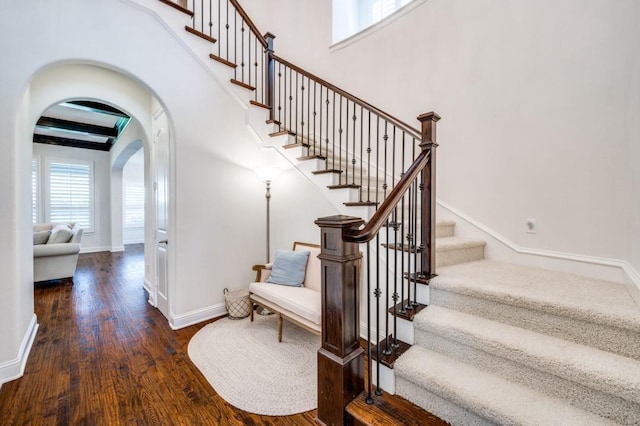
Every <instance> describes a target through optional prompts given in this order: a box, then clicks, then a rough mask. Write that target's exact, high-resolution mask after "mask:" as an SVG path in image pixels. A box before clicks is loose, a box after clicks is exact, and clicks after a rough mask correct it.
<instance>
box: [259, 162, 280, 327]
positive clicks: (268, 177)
mask: <svg viewBox="0 0 640 426" xmlns="http://www.w3.org/2000/svg"><path fill="white" fill-rule="evenodd" d="M255 171H256V174H257V175H258V177H260V179H261V180H262V181H264V183H265V194H264V198H265V201H266V203H267V209H266V213H267V214H266V224H267V241H266V251H267V261H266V263H269V262H271V254H270V253H271V249H270V247H271V241H270V237H271V212H270V205H269V204H270V202H271V182H272V181H273V180H274V179H275V178H277V177H278V176H279V175H280V173H282V170H281V169H279V168H277V167H258V168H257V169H255ZM256 312H257V313H258V314H260V315H270V314H272V313H273V312H271V311H269V310H268V309H266V308H265V307H263V306H259V307H258V309H257V310H256Z"/></svg>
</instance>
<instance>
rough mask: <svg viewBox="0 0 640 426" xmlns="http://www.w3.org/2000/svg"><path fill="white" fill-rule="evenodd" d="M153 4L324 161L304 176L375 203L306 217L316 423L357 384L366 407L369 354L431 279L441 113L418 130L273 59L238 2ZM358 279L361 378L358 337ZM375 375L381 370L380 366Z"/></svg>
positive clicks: (334, 417)
mask: <svg viewBox="0 0 640 426" xmlns="http://www.w3.org/2000/svg"><path fill="white" fill-rule="evenodd" d="M160 1H161V2H163V3H166V4H168V5H170V6H172V7H174V8H176V9H178V10H181V11H182V12H184V13H185V14H187V15H189V16H190V17H191V24H190V25H187V26H186V27H185V29H186V30H187V31H188V32H190V33H192V34H194V35H196V36H198V37H201V38H203V39H205V40H208V41H209V42H211V43H214V46H213V49H212V52H213V53H211V54H210V55H209V56H210V57H211V59H214V60H216V61H218V62H221V63H223V64H225V65H227V66H229V67H231V68H233V70H234V71H233V73H234V74H233V78H232V79H231V82H232V83H233V84H236V85H239V86H241V87H244V88H246V89H248V90H252V91H253V92H254V95H253V99H252V100H251V103H252V104H254V105H257V106H259V107H263V108H266V109H268V110H269V121H268V122H270V123H273V124H274V125H275V126H277V128H278V131H277V132H274V135H276V134H278V135H279V134H285V133H286V134H289V135H291V136H292V137H294V140H295V142H294V143H291V144H290V145H289V146H291V145H295V146H301V147H302V148H303V149H304V152H305V155H303V156H302V157H300V158H299V160H300V161H304V160H312V159H317V160H322V161H324V166H323V167H322V168H321V169H320V170H317V171H315V172H314V173H316V174H329V175H330V176H332V179H331V184H330V185H329V188H330V189H336V190H337V189H345V188H347V189H351V190H353V189H355V190H357V194H358V196H357V199H356V200H351V201H350V202H347V203H345V204H346V205H356V206H357V205H363V206H372V207H374V208H375V213H374V214H373V216H372V217H371V219H370V220H368V221H367V222H366V223H365V221H364V220H363V219H360V218H356V217H349V216H342V215H339V216H332V217H328V218H321V219H318V220H317V221H316V224H318V226H320V227H321V247H322V253H321V255H320V259H321V262H322V265H323V266H322V301H323V304H322V309H323V312H322V347H321V348H320V350H319V351H318V421H319V423H321V424H326V425H333V424H344V423H345V422H347V417H346V416H347V414H346V407H347V405H348V404H349V402H350V401H352V400H353V399H354V398H356V397H357V396H358V395H359V394H360V393H361V392H362V391H363V390H364V389H365V387H366V400H367V402H369V403H373V395H374V393H375V394H377V395H379V394H380V389H379V388H377V389H376V390H375V392H373V389H372V388H373V385H372V376H373V373H374V371H372V360H373V359H375V360H378V361H380V360H381V358H384V357H385V356H387V357H388V356H393V354H394V352H396V351H397V350H398V348H399V347H400V344H401V342H400V341H399V340H398V338H397V327H396V321H397V318H398V316H399V315H403V314H406V313H408V312H412V311H413V312H416V311H417V310H418V308H419V303H418V302H417V288H416V285H417V284H418V283H423V284H426V283H428V282H429V280H430V279H431V278H432V277H433V276H435V245H434V243H435V158H436V156H435V154H436V149H435V148H436V147H437V144H436V142H435V123H436V122H437V121H438V120H439V119H440V117H439V116H438V115H437V114H435V113H433V112H431V113H427V114H423V115H421V116H419V117H418V120H419V121H420V122H421V130H420V131H419V130H416V129H414V128H412V127H411V126H409V125H408V124H406V123H404V122H402V121H401V120H399V119H397V118H395V117H393V116H391V115H390V114H388V113H386V112H384V111H382V110H381V109H379V108H377V107H375V106H373V105H371V104H369V103H367V102H365V101H363V100H362V99H360V98H358V97H356V96H353V95H351V94H350V93H348V92H346V91H345V90H343V89H340V88H338V87H336V86H334V85H333V84H331V83H329V82H327V81H325V80H323V79H321V78H320V77H317V76H315V75H313V74H312V73H310V72H308V71H306V70H304V69H302V68H301V67H299V66H297V65H295V64H293V63H291V62H289V61H287V60H285V59H283V58H281V57H279V56H277V55H276V54H275V53H274V38H275V36H274V35H272V34H270V33H267V34H265V35H262V33H260V31H259V30H258V28H257V27H256V25H255V24H254V23H253V21H252V20H251V18H250V17H249V16H248V14H247V13H246V12H245V11H244V9H243V8H242V7H241V6H240V4H239V3H238V1H237V0H160ZM372 242H373V244H372ZM361 244H363V245H364V251H365V253H366V261H365V262H364V267H363V266H362V264H363V262H362V261H361V258H362V257H363V255H362V251H363V249H362V248H361V246H360V245H361ZM362 277H364V282H365V285H366V302H365V303H366V307H367V312H366V315H367V321H366V323H367V342H366V350H367V358H366V359H367V362H368V367H369V368H368V371H369V374H368V379H367V381H366V382H365V381H364V350H363V349H362V347H361V344H360V335H361V331H360V293H361V291H360V285H361V280H362ZM372 310H373V311H375V313H374V315H373V318H372ZM389 313H390V314H391V315H389ZM372 333H373V336H372ZM381 336H382V337H383V339H382V340H381V341H380V337H381ZM372 340H373V342H374V343H373V344H372ZM378 342H379V343H378ZM375 373H376V376H377V377H378V378H380V362H376V365H375Z"/></svg>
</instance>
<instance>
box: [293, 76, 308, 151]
mask: <svg viewBox="0 0 640 426" xmlns="http://www.w3.org/2000/svg"><path fill="white" fill-rule="evenodd" d="M301 78H302V84H301V85H300V98H299V99H297V101H296V102H297V103H298V104H299V105H300V106H299V107H298V108H296V112H297V111H298V109H300V143H302V144H303V145H304V90H305V87H304V75H303V76H301ZM296 86H298V75H297V74H296ZM296 94H297V93H296ZM296 106H297V105H296ZM296 119H297V116H296ZM297 133H298V132H297V131H296V134H297ZM308 142H309V141H307V143H308ZM308 153H309V149H307V154H308Z"/></svg>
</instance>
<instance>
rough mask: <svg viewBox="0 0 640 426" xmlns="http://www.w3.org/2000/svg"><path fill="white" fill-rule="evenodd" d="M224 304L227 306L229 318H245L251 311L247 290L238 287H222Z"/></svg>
mask: <svg viewBox="0 0 640 426" xmlns="http://www.w3.org/2000/svg"><path fill="white" fill-rule="evenodd" d="M224 304H225V306H226V307H227V312H228V313H229V318H230V319H241V318H246V317H248V316H249V314H250V313H251V302H250V301H249V290H247V289H244V288H240V289H237V290H229V289H228V288H225V289H224Z"/></svg>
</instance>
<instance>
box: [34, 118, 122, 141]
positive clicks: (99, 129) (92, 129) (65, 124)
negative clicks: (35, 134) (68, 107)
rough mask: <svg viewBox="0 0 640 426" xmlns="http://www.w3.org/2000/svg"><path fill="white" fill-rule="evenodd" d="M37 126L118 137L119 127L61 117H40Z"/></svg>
mask: <svg viewBox="0 0 640 426" xmlns="http://www.w3.org/2000/svg"><path fill="white" fill-rule="evenodd" d="M36 126H39V127H46V128H54V129H60V130H68V131H72V132H82V133H90V134H93V135H97V136H105V137H109V138H115V137H118V128H117V127H104V126H97V125H94V124H87V123H78V122H76V121H68V120H61V119H59V118H51V117H40V119H39V120H38V122H37V123H36Z"/></svg>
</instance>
